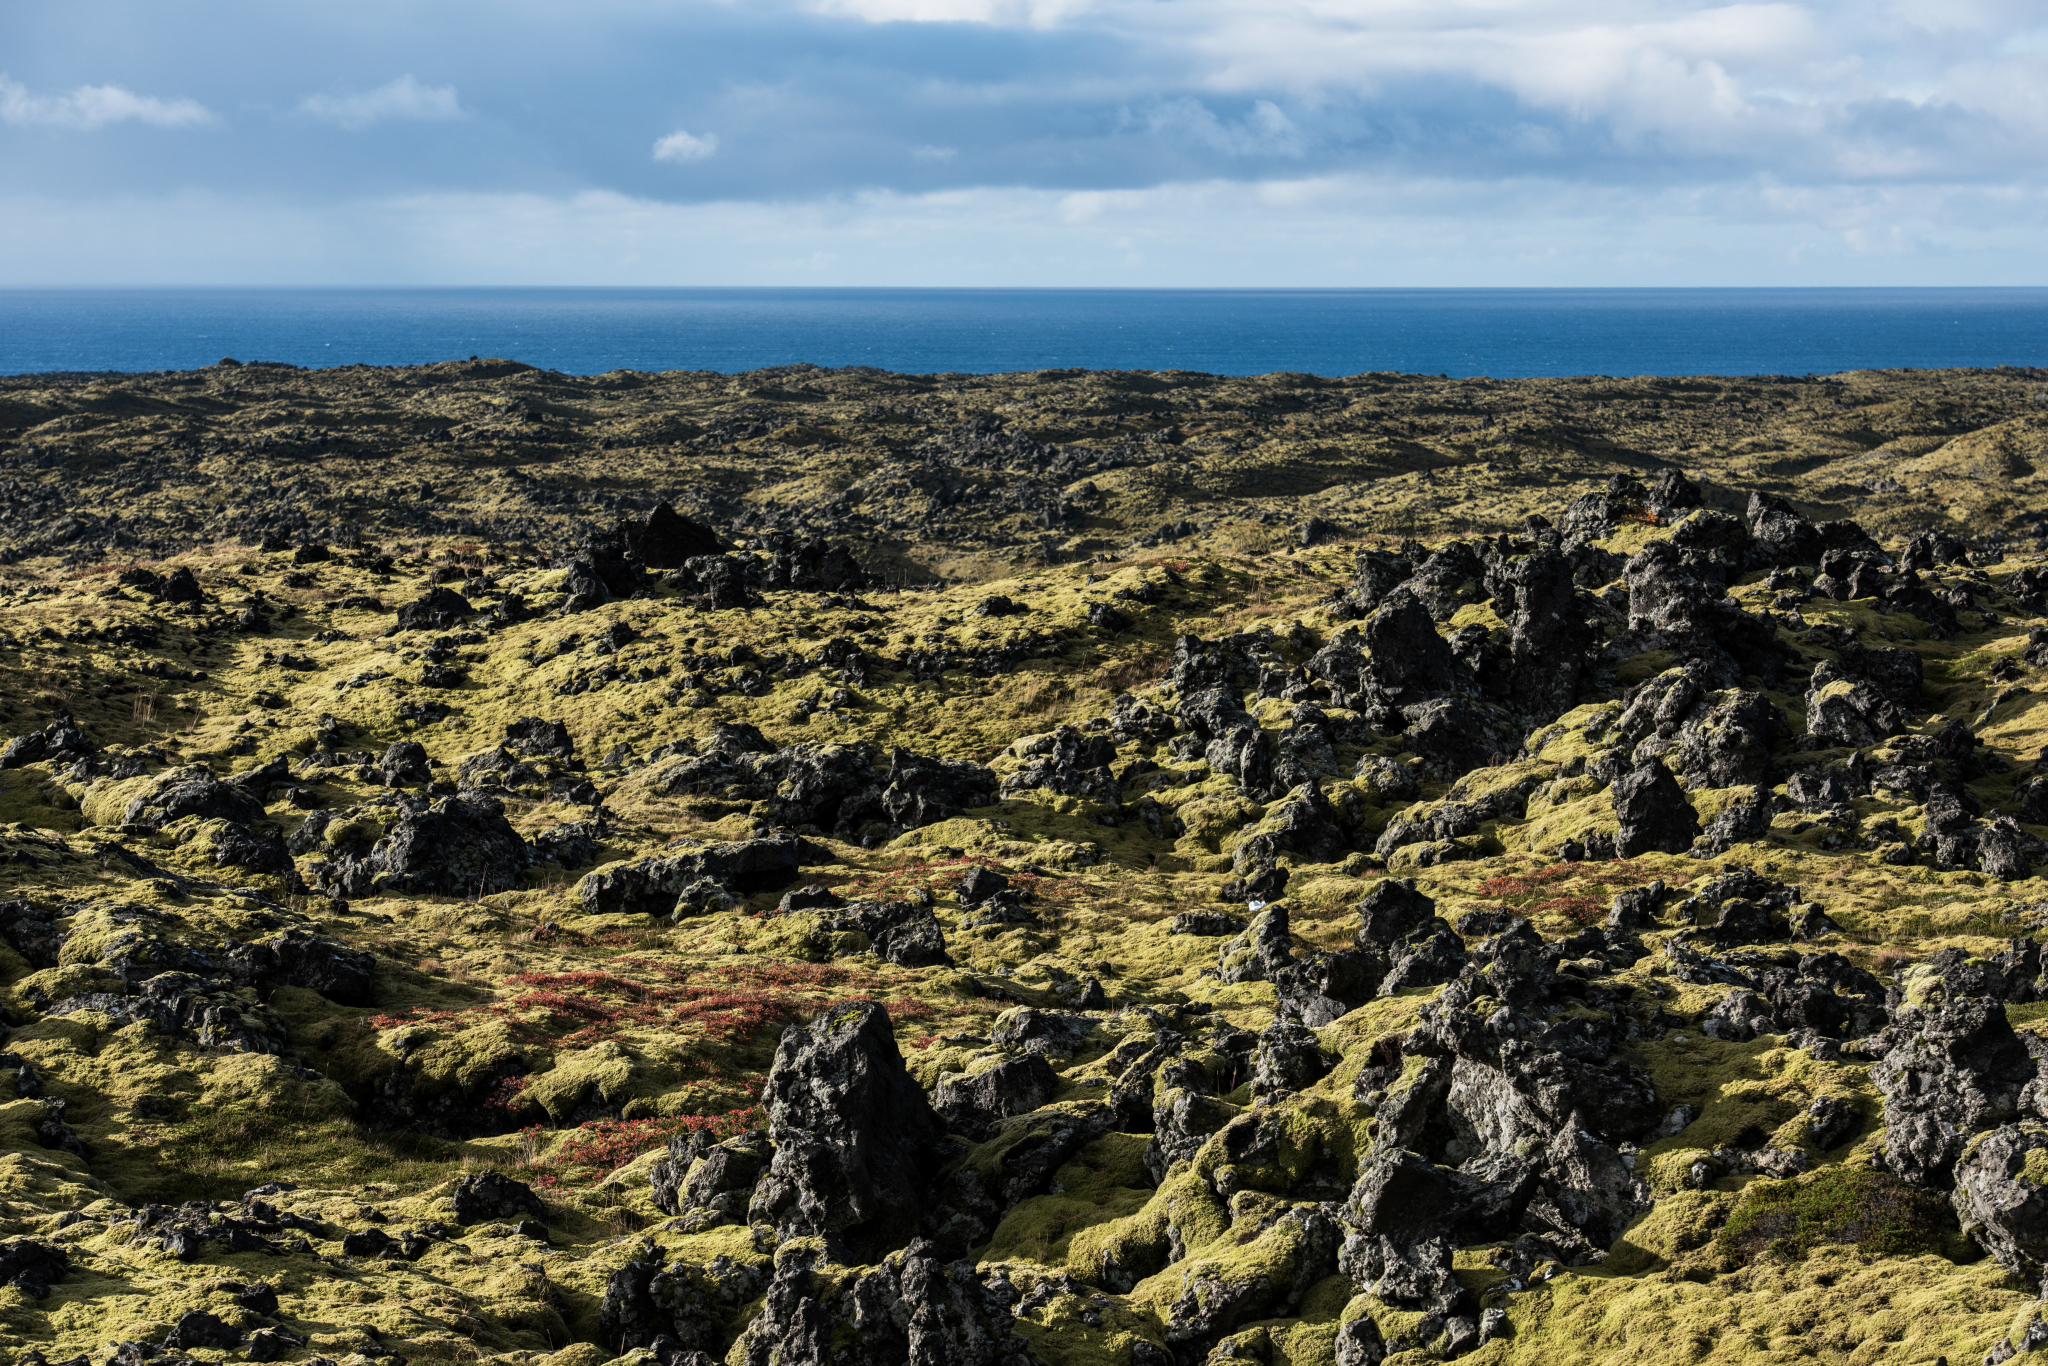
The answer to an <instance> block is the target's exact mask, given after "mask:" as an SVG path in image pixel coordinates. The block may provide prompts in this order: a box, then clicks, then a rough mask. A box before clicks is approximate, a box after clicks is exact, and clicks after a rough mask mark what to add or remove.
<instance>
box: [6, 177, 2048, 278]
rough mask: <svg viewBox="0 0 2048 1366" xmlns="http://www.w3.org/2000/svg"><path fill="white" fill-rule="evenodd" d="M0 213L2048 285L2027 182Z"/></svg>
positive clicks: (178, 206)
mask: <svg viewBox="0 0 2048 1366" xmlns="http://www.w3.org/2000/svg"><path fill="white" fill-rule="evenodd" d="M0 221H5V222H6V223H7V224H8V233H9V239H10V246H12V247H13V248H14V249H13V250H11V251H10V252H9V253H8V254H7V256H6V258H5V259H4V262H0V283H6V284H52V283H66V282H73V281H78V280H83V279H90V280H94V281H96V282H100V283H136V284H327V283H332V284H355V283H361V282H363V281H365V280H377V281H381V282H386V283H391V284H408V283H416V284H476V285H491V284H504V283H507V282H511V281H517V282H521V283H527V284H589V285H605V284H615V285H670V284H758V283H769V282H796V281H804V282H815V283H822V284H834V285H919V284H921V285H942V286H980V285H1073V286H1083V285H1105V286H1124V285H1128V286H1162V287H1174V286H1262V285H1263V286H1308V287H1315V286H1330V287H1341V286H1387V285H1521V286H1537V285H1572V286H1587V285H1639V284H1640V285H1778V284H1811V285H1823V284H1825V285H1908V284H1929V285H1933V284H1943V285H1963V284H2048V274H2044V273H2043V268H2042V267H2040V266H2039V265H2038V264H2031V265H2030V268H2020V269H2015V265H2016V263H2019V262H2027V263H2035V262H2038V259H2039V258H2038V253H2037V252H2036V251H2035V246H2036V244H2037V243H2038V242H2039V241H2040V239H2041V234H2042V233H2043V232H2044V231H2048V192H2043V191H2041V190H2039V189H2036V188H2028V189H2023V190H2019V191H2011V192H1998V193H1993V192H1987V191H1980V190H1973V189H1968V188H1962V189H1936V190H1927V189H1924V188H1920V187H1914V188H1910V189H1897V190H1892V189H1857V188H1834V189H1812V188H1807V189H1800V190H1773V189H1733V190H1728V191H1725V192H1722V193H1718V194H1703V193H1701V192H1700V191H1699V190H1697V189H1696V188H1694V187H1690V186H1687V187H1680V188H1676V189H1670V190H1654V189H1636V188H1629V187H1614V188H1609V189H1606V190H1588V189H1587V188H1586V187H1584V186H1582V185H1578V184H1571V183H1564V182H1559V181H1554V180H1543V179H1537V178H1529V179H1521V180H1511V181H1499V180H1459V179H1454V178H1449V177H1426V176H1379V175H1356V174H1342V175H1330V176H1322V177H1312V178H1303V179H1300V180H1293V181H1285V182H1266V183H1264V184H1263V185H1262V186H1261V187H1260V188H1259V192H1257V193H1250V194H1248V193H1247V192H1246V187H1245V186H1244V185H1243V184H1241V183H1238V182H1234V181H1201V182H1186V183H1177V184H1169V185H1162V186H1158V187H1156V188H1152V189H1145V190H1124V191H1115V192H1082V193H1072V194H1069V193H1061V192H1057V191H1049V190H1027V189H980V190H949V191H942V192H936V193H931V194H901V193H890V192H874V193H868V194H859V195H845V196H829V197H823V198H818V199H812V200H800V201H796V202H777V203H748V202H739V201H724V202H714V203H706V204H668V203H661V202H658V201H654V200H649V199H643V198H634V197H630V196H626V195H619V194H613V193H609V192H590V193H584V194H578V195H571V196H546V195H534V194H434V195H419V196H411V197H406V198H402V199H382V200H359V201H349V202H342V203H327V202H320V203H305V204H289V203H285V202H281V201H279V200H276V199H271V198H265V197H260V196H212V195H187V196H165V197H134V198H124V199H120V200H105V201H97V202H87V201H82V200H81V201H63V202H57V201H51V200H47V199H38V198H36V197H34V196H21V195H7V194H4V193H0ZM1134 254H1135V255H1136V256H1137V257H1138V258H1140V259H1139V260H1138V261H1137V262H1136V263H1134V262H1133V260H1132V257H1133V255H1134ZM108 262H119V263H120V267H121V271H122V273H121V274H120V275H119V276H110V275H109V274H108V272H107V263H108ZM678 263H686V264H684V265H680V266H679V265H678Z"/></svg>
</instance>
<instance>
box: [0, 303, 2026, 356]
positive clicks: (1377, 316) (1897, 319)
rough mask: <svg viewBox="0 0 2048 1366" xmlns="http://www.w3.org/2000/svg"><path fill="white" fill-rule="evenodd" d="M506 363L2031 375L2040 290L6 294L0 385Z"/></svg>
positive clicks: (0, 323) (1, 307) (0, 320)
mask: <svg viewBox="0 0 2048 1366" xmlns="http://www.w3.org/2000/svg"><path fill="white" fill-rule="evenodd" d="M472 355H477V356H496V357H508V358H511V359H514V360H519V361H524V362H526V363H527V364H530V365H535V366H539V367H541V368H543V369H550V370H561V371H566V372H568V373H571V374H600V373H603V372H605V371H608V370H620V369H625V370H716V371H721V372H728V373H730V372H735V371H741V370H753V369H759V368H762V367H765V366H772V365H788V364H792V363H796V362H809V363H811V364H814V365H823V366H831V367H839V366H850V365H866V366H876V367H879V368H881V369H884V370H895V371H902V372H910V373H943V372H957V373H998V372H1004V371H1018V370H1045V369H1063V368H1085V369H1102V370H1199V371H1207V372H1210V373H1213V374H1234V375H1253V374H1266V373H1270V372H1273V371H1283V370H1285V371H1300V372H1306V373H1309V374H1317V375H1352V374H1359V373H1362V372H1366V371H1403V372H1408V373H1424V374H1443V375H1456V376H1469V375H1490V376H1496V377H1500V378H1515V377H1525V376H1537V375H1695V374H1721V375H1756V374H1782V375H1804V374H1825V373H1831V372H1835V371H1841V370H1853V369H1870V368H1889V367H1915V368H1925V367H1942V366H1994V365H2023V366H2031V365H2048V289H2040V288H2025V289H2018V288H2016V289H1331V290H1309V289H1287V290H1279V289H1216V290H1150V289H1147V290H1094V289H1090V290H1078V289H1077V290H1063V289H766V288H762V289H753V288H729V289H709V288H706V289H9V290H0V374H26V373H31V372H48V371H107V370H115V371H143V370H182V369H190V368H193V367H196V366H202V365H210V364H212V363H214V362H215V361H217V360H219V359H220V358H221V357H223V356H233V357H234V358H236V359H237V360H243V361H251V360H268V361H289V362H291V363H293V364H296V365H309V366H329V365H351V364H370V365H412V364H418V363H421V362H427V361H437V360H450V359H462V358H467V357H469V356H472Z"/></svg>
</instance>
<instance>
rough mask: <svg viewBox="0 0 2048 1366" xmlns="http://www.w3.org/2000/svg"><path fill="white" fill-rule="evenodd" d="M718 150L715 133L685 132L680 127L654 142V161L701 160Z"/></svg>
mask: <svg viewBox="0 0 2048 1366" xmlns="http://www.w3.org/2000/svg"><path fill="white" fill-rule="evenodd" d="M717 151H718V135H717V134H716V133H703V134H698V133H685V132H683V131H682V130H681V129H677V130H676V131H675V132H673V133H670V134H669V135H668V136H667V137H665V138H662V139H661V140H660V141H658V142H656V143H655V144H654V159H655V160H656V161H703V160H704V159H705V158H707V157H709V156H711V155H713V154H714V153H716V152H717Z"/></svg>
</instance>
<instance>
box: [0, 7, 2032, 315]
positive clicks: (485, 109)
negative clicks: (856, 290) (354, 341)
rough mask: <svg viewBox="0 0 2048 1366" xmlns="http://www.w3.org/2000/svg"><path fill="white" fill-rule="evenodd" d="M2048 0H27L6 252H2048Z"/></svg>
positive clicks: (1671, 281) (999, 256) (684, 272)
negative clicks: (2046, 246) (1715, 0)
mask: <svg viewBox="0 0 2048 1366" xmlns="http://www.w3.org/2000/svg"><path fill="white" fill-rule="evenodd" d="M2044 171H2048V0H1811V2H1810V3H1803V4H1792V3H1745V4H1704V3H1685V0H788V2H787V3H785V2H783V0H752V2H751V3H719V2H718V0H666V2H664V0H575V3H565V2H564V0H555V2H554V3H540V2H539V0H492V2H491V3H489V4H483V3H471V2H470V0H434V3H423V2H400V0H349V3H346V4H335V3H323V4H308V3H298V4H289V3H284V4H281V3H278V0H264V2H263V3H256V2H255V0H247V2H246V3H227V2H223V0H180V2H179V3H166V0H64V3H62V4H53V3H26V2H24V3H17V4H13V5H8V6H4V7H0V284H5V285H57V284H67V285H127V284H207V285H285V284H290V285H464V284H474V285H519V284H526V285H551V284H553V285H720V284H735V285H736V284H751V285H776V284H785V285H899V286H900V285H944V286H990V285H999V286H1164V287H1212V286H1213V287H1227V286H1303V287H1335V286H1364V287H1372V286H1543V285H1558V286H1588V285H1593V286H1597V285H1673V286H1695V285H1801V284H1811V285H2001V284H2027V285H2041V284H2048V254H2044V252H2043V251H2042V245H2043V242H2044V241H2048V234H2044V229H2048V177H2044Z"/></svg>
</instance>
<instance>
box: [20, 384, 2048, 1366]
mask: <svg viewBox="0 0 2048 1366" xmlns="http://www.w3.org/2000/svg"><path fill="white" fill-rule="evenodd" d="M2044 399H2048V372H2041V371H2028V370H1999V371H1972V372H1941V373H1920V374H1914V373H1904V372H1892V373H1882V374H1876V373H1862V374H1850V375H1838V376H1826V377H1802V378H1792V377H1780V378H1766V379H1746V380H1726V379H1686V380H1654V379H1643V380H1625V379H1604V378H1596V379H1582V380H1556V381H1518V382H1493V381H1478V380H1473V381H1451V380H1443V379H1429V378H1425V377H1411V376H1396V375H1364V376H1356V377H1353V378H1350V379H1342V380H1325V379H1318V378H1315V377H1311V376H1299V375H1279V376H1266V377H1260V378H1253V379H1229V378H1218V377H1213V376H1204V375H1191V374H1180V373H1158V374H1150V373H1147V374H1132V373H1123V374H1093V373H1082V372H1049V373H1042V374H1036V375H1011V376H958V375H950V376H922V377H919V376H898V375H889V374H883V373H880V372H875V371H865V370H849V371H824V370H816V369H811V368H808V367H793V368H789V369H785V370H778V371H774V372H759V373H755V374H750V375H741V376H723V375H702V374H698V375H691V374H679V375H641V374H613V375H606V376H598V377H592V378H579V377H573V376H565V375H559V374H552V373H547V372H541V371H535V370H532V369H530V368H527V367H523V366H519V365H516V364H513V363H510V362H503V361H472V362H468V363H451V364H447V365H440V366H431V367H422V368H418V369H412V370H377V369H370V368H361V367H357V368H347V369H336V370H327V371H302V370H295V369H292V368H291V367H286V366H272V365H263V364H254V363H252V364H247V365H235V364H232V363H228V362H223V363H222V364H221V365H220V366H217V367H213V368H210V369H208V370H205V371H201V372H194V373H190V374H164V375H147V376H102V375H79V376H22V377H15V378H12V379H0V470H4V472H5V478H4V481H0V500H4V501H0V509H4V515H0V738H4V737H5V736H12V737H15V738H13V739H12V741H11V742H10V743H7V744H6V746H5V749H4V750H0V821H4V822H5V823H4V824H0V879H4V881H0V983H4V985H0V1010H4V1015H5V1024H6V1026H7V1031H6V1033H5V1036H4V1038H0V1096H4V1097H5V1100H4V1103H0V1350H4V1351H5V1352H6V1353H7V1354H8V1356H9V1358H10V1359H11V1360H14V1361H20V1362H29V1363H40V1364H41V1366H58V1363H63V1362H72V1361H82V1362H90V1363H92V1364H93V1366H99V1363H102V1362H109V1361H112V1362H118V1363H121V1366H131V1364H132V1363H139V1362H144V1361H151V1362H156V1363H159V1364H160V1366H173V1363H175V1362H178V1361H180V1360H195V1361H222V1360H234V1361H241V1360H254V1361H272V1360H276V1361H312V1360H316V1359H323V1358H324V1359H325V1360H327V1361H329V1362H353V1363H356V1364H357V1366H367V1363H371V1362H386V1363H393V1366H395V1362H396V1361H399V1360H402V1361H406V1362H416V1363H422V1364H423V1366H424V1363H432V1362H450V1363H455V1362H463V1363H468V1362H478V1361H485V1360H489V1361H497V1362H504V1363H507V1366H511V1364H513V1363H517V1364H518V1366H529V1364H530V1363H537V1362H539V1361H541V1360H542V1359H543V1358H547V1359H548V1360H549V1361H550V1362H551V1363H552V1366H598V1363H601V1362H604V1361H607V1360H610V1359H613V1358H615V1357H626V1358H629V1359H631V1360H633V1361H634V1362H635V1363H636V1364H637V1366H653V1363H657V1362H658V1363H660V1366H706V1363H708V1362H717V1361H722V1362H729V1363H734V1364H735V1366H893V1364H894V1363H902V1362H914V1363H917V1364H918V1366H1024V1363H1031V1362H1036V1363H1043V1366H1070V1364H1072V1366H1079V1364H1080V1363H1095V1362H1103V1363H1112V1364H1114V1366H1122V1364H1123V1363H1133V1366H1193V1364H1194V1363H1207V1362H1222V1361H1256V1362H1263V1363H1266V1364H1267V1366H1309V1363H1339V1366H1363V1364H1364V1363H1372V1362H1379V1361H1383V1360H1384V1361H1393V1362H1410V1363H1414V1362H1421V1361H1425V1360H1436V1359H1447V1358H1457V1359H1460V1360H1468V1361H1472V1362H1510V1361H1516V1362H1520V1361H1530V1362H1542V1363H1544V1366H1551V1364H1552V1363H1563V1362H1581V1361H1583V1362H1620V1361H1629V1362H1663V1361H1695V1360H1758V1361H1766V1360H1768V1361H1783V1360H1788V1359H1797V1358H1812V1359H1815V1360H1819V1361H1827V1362H1845V1363H1847V1362H1854V1363H1866V1362H1870V1363H1875V1362H1893V1361H1896V1362H1933V1361H1936V1360H1937V1359H1940V1358H1943V1357H1946V1358H1947V1359H1948V1360H1949V1361H1952V1362H1955V1363H1957V1366H1962V1363H1964V1362H1975V1361H1978V1360H1980V1359H1983V1358H1985V1357H1986V1356H1987V1355H1990V1356H1993V1357H1996V1358H1998V1359H2004V1357H2006V1356H2010V1355H2012V1354H2014V1353H2024V1352H2028V1351H2032V1350H2035V1349H2036V1348H2038V1347H2040V1346H2042V1345H2044V1344H2048V1324H2044V1322H2043V1319H2042V1318H2041V1317H2040V1316H2039V1297H2040V1295H2041V1293H2042V1290H2043V1285H2044V1275H2048V975H2044V966H2048V965H2044V964H2043V961H2042V954H2041V950H2040V947H2039V945H2038V944H2037V942H2036V940H2035V938H2034V936H2035V935H2036V934H2038V933H2040V932H2041V931H2042V930H2044V929H2048V884H2044V883H2043V882H2042V881H2041V880H2040V879H2039V878H2037V876H2036V872H2037V870H2039V869H2041V868H2042V867H2043V866H2044V864H2048V752H2044V742H2048V708H2044V707H2043V705H2042V703H2043V694H2042V693H2041V692H2039V691H2037V689H2038V688H2040V687H2041V686H2042V680H2048V556H2043V555H2041V554H2039V553H2037V551H2038V550H2044V549H2048V544H2044V543H2043V541H2042V538H2041V537H2042V528H2043V526H2044V522H2048V489H2044V487H2043V486H2042V484H2041V483H2040V476H2038V475H2037V474H2036V467H2037V464H2038V462H2039V461H2040V460H2041V459H2042V458H2043V456H2044V454H2048V452H2044V450H2043V446H2044V443H2048V418H2044V416H2043V414H2048V406H2044Z"/></svg>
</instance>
